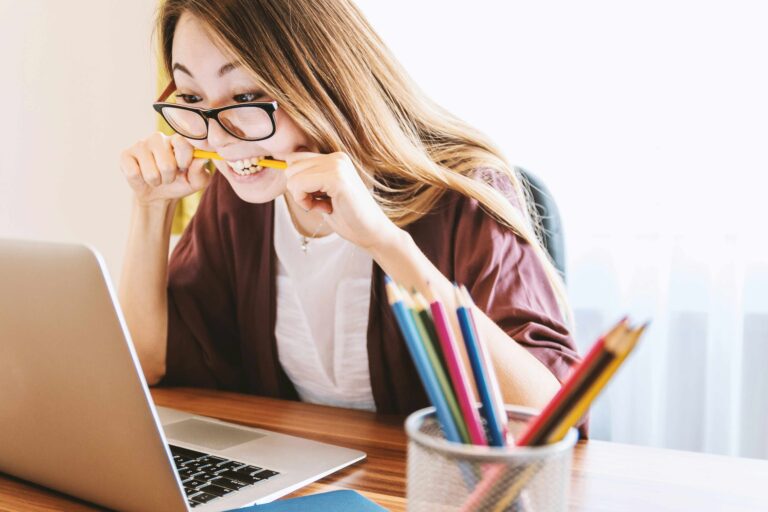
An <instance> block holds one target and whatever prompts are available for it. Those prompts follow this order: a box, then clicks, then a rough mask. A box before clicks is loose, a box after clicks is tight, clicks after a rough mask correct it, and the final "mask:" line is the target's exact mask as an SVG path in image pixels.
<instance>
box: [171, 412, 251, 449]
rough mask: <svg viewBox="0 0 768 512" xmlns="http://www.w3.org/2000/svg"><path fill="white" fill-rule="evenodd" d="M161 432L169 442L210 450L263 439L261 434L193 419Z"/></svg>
mask: <svg viewBox="0 0 768 512" xmlns="http://www.w3.org/2000/svg"><path fill="white" fill-rule="evenodd" d="M163 430H165V435H166V437H167V438H168V439H169V440H171V439H176V440H178V441H183V442H185V443H190V444H196V445H198V446H203V447H206V448H210V449H212V450H226V449H227V448H231V447H233V446H237V445H239V444H243V443H247V442H248V441H254V440H256V439H259V438H260V437H264V435H263V434H258V433H256V432H249V431H247V430H243V429H240V428H237V427H230V426H227V425H220V424H218V423H214V422H211V421H202V420H198V419H195V418H190V419H188V420H184V421H179V422H178V423H171V424H170V425H163Z"/></svg>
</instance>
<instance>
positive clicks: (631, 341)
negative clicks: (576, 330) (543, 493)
mask: <svg viewBox="0 0 768 512" xmlns="http://www.w3.org/2000/svg"><path fill="white" fill-rule="evenodd" d="M647 326H648V324H645V325H642V326H640V327H639V328H637V329H633V330H632V331H630V332H629V333H628V334H627V336H624V337H622V338H621V339H618V340H615V342H612V343H610V344H607V345H606V347H605V349H606V350H609V351H612V352H614V353H615V354H616V357H615V358H614V359H613V361H611V364H610V365H609V366H608V368H606V369H605V371H603V372H602V373H601V374H600V375H599V377H598V378H597V379H596V380H595V382H593V383H592V385H591V386H590V387H589V389H588V390H587V391H586V392H585V393H584V394H583V395H582V396H581V398H580V399H579V400H578V402H577V403H576V405H575V406H574V407H573V408H572V409H571V411H570V412H569V413H568V414H567V415H565V416H564V417H563V418H562V419H561V421H560V422H559V423H558V425H557V426H556V428H554V429H553V430H552V433H551V434H550V435H549V437H548V438H547V442H548V443H554V442H557V441H560V440H561V439H563V438H564V437H565V435H566V434H567V433H568V429H569V428H570V427H571V426H572V425H575V424H576V423H577V422H578V421H579V420H580V419H581V417H582V416H584V415H585V414H586V413H587V410H588V409H589V406H590V405H591V404H592V402H594V400H595V398H597V395H599V394H600V392H601V391H602V390H603V388H604V387H605V385H606V384H607V383H608V381H609V380H611V378H612V377H613V375H614V374H615V373H616V370H618V369H619V367H620V366H621V365H622V363H623V362H624V360H625V359H626V358H627V356H629V353H630V352H632V350H633V349H634V348H635V345H637V342H638V340H639V339H640V336H642V334H643V332H645V329H646V328H647Z"/></svg>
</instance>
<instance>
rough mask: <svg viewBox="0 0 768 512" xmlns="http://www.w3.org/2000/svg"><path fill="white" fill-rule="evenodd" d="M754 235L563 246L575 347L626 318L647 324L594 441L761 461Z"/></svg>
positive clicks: (766, 327) (758, 253)
mask: <svg viewBox="0 0 768 512" xmlns="http://www.w3.org/2000/svg"><path fill="white" fill-rule="evenodd" d="M758 236H760V235H758ZM761 238H762V239H761V240H760V241H758V242H754V241H750V240H748V239H744V238H743V237H740V236H735V235H734V236H718V235H717V234H716V233H715V234H712V235H710V236H701V237H693V236H681V235H657V236H634V235H625V236H603V237H592V238H589V237H585V238H583V239H581V240H579V242H578V243H576V242H575V240H574V237H569V239H570V240H571V243H570V244H569V249H570V250H571V257H570V258H569V260H570V269H569V270H570V282H569V289H570V292H571V296H572V300H573V305H574V307H575V309H576V311H575V313H576V319H577V339H578V340H579V344H580V346H581V349H582V350H584V351H586V350H587V349H588V345H589V344H591V342H592V341H593V340H594V339H596V338H597V336H598V335H599V334H600V332H601V331H602V330H603V329H604V328H605V326H606V325H608V324H609V323H611V322H613V321H614V320H615V319H617V318H619V317H621V316H623V315H624V314H625V313H630V314H631V316H632V318H633V319H635V320H645V319H650V320H651V326H650V328H649V330H648V331H647V333H646V335H645V337H644V338H643V340H642V343H641V344H640V345H639V346H638V349H637V351H636V352H635V353H634V354H633V356H632V358H631V359H630V360H629V361H628V363H627V365H626V367H625V368H624V369H623V370H622V371H621V372H620V373H619V374H618V376H617V377H616V379H615V380H614V381H613V382H612V383H611V384H610V385H609V387H608V388H607V390H606V391H605V392H604V394H603V396H602V397H601V398H600V399H599V400H598V402H597V403H596V405H595V407H594V408H593V410H592V422H591V436H592V437H594V438H597V439H608V440H613V441H620V442H629V443H637V444H644V445H652V446H660V447H667V448H676V449H684V450H697V451H707V452H713V453H722V454H729V455H740V456H747V457H764V458H768V376H766V372H765V367H766V364H767V363H768V297H766V296H767V295H768V294H766V290H768V261H766V258H765V255H766V254H768V251H766V244H765V237H762V236H761ZM761 245H762V246H761Z"/></svg>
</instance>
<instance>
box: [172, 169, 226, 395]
mask: <svg viewBox="0 0 768 512" xmlns="http://www.w3.org/2000/svg"><path fill="white" fill-rule="evenodd" d="M224 185H226V184H225V183H224V181H223V180H222V179H221V178H220V177H218V176H214V179H213V180H212V182H211V184H210V185H209V187H208V188H207V189H206V191H205V192H204V194H203V197H202V199H201V201H200V205H199V207H198V210H197V212H196V213H195V215H194V217H192V220H191V222H190V224H189V225H188V226H187V229H186V230H185V231H184V233H183V234H182V236H181V238H180V239H179V242H178V244H177V245H176V248H175V249H174V251H173V254H172V256H171V259H170V262H169V268H168V289H167V295H168V344H167V354H166V372H165V376H164V377H163V379H162V380H161V384H163V385H182V386H197V387H208V388H223V389H234V388H236V387H237V382H239V379H240V378H241V376H240V367H241V363H240V362H239V361H240V354H239V348H238V346H239V341H238V336H239V334H238V328H237V324H236V314H235V304H234V302H235V300H234V291H233V286H232V279H231V278H230V275H231V273H232V272H231V269H232V264H231V261H232V255H231V250H228V249H227V247H228V246H229V245H228V244H226V243H224V241H223V236H222V233H221V230H220V227H219V225H218V222H219V221H218V218H219V215H218V210H219V206H220V205H219V203H220V200H221V195H222V192H223V191H222V186H224Z"/></svg>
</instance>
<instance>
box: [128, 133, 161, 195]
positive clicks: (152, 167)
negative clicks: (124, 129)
mask: <svg viewBox="0 0 768 512" xmlns="http://www.w3.org/2000/svg"><path fill="white" fill-rule="evenodd" d="M134 155H135V156H136V159H137V160H138V161H139V167H140V168H141V177H142V179H144V181H145V182H146V183H147V184H148V185H150V186H152V187H157V186H159V185H160V184H161V183H162V177H161V176H160V170H159V169H158V168H157V164H156V163H155V157H154V155H153V154H152V151H150V149H149V147H148V146H146V145H144V144H139V145H138V146H137V147H136V148H135V150H134Z"/></svg>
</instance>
